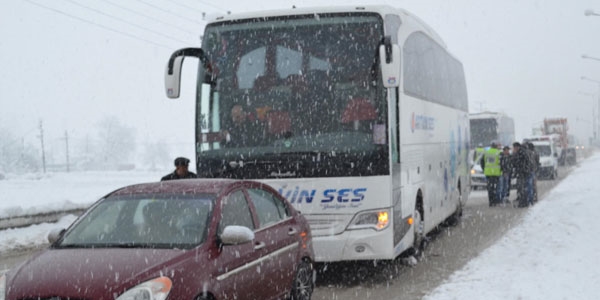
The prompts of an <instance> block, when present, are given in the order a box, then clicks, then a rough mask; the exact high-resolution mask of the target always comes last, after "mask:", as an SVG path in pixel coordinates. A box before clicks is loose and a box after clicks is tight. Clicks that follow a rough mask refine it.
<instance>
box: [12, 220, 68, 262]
mask: <svg viewBox="0 0 600 300" xmlns="http://www.w3.org/2000/svg"><path fill="white" fill-rule="evenodd" d="M76 218H77V217H76V216H74V215H68V216H64V217H62V218H61V219H60V220H59V221H58V222H56V223H42V224H38V225H31V226H29V227H24V228H15V229H6V230H3V231H0V232H2V234H0V253H6V252H10V251H18V250H20V249H31V248H35V247H40V246H43V245H46V244H48V233H49V232H50V231H51V230H52V229H57V228H67V227H69V225H71V223H73V221H75V219H76Z"/></svg>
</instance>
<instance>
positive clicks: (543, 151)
mask: <svg viewBox="0 0 600 300" xmlns="http://www.w3.org/2000/svg"><path fill="white" fill-rule="evenodd" d="M525 140H527V141H529V142H531V143H532V144H533V146H534V147H535V151H536V152H537V153H538V154H539V156H540V167H539V169H538V171H537V175H538V178H549V179H552V180H554V179H555V178H557V177H558V165H559V158H560V154H559V148H560V147H559V146H560V137H559V136H558V135H555V134H550V135H541V136H533V137H529V138H526V139H525Z"/></svg>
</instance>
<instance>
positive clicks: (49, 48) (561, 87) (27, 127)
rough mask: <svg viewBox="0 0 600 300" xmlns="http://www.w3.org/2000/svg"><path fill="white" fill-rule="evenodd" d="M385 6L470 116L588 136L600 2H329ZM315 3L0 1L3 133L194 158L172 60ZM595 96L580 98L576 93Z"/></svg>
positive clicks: (188, 75) (189, 108)
mask: <svg viewBox="0 0 600 300" xmlns="http://www.w3.org/2000/svg"><path fill="white" fill-rule="evenodd" d="M327 2H328V3H331V4H336V3H337V4H348V3H350V4H361V3H365V4H378V3H380V4H388V5H393V6H397V7H402V8H405V9H407V10H409V11H411V12H413V13H414V14H416V15H417V16H419V17H420V18H421V19H423V20H424V21H425V22H426V23H428V24H430V25H431V26H432V27H433V28H434V29H435V30H436V31H437V32H438V33H439V34H440V36H441V37H442V38H443V39H444V40H445V42H446V44H447V45H448V47H449V49H450V51H451V52H452V53H454V54H455V55H456V56H457V57H458V58H459V59H460V60H461V61H462V62H463V64H464V67H465V72H466V76H467V86H468V91H469V101H470V111H471V112H478V111H480V110H481V109H483V110H491V111H502V112H505V113H507V114H508V115H510V116H512V117H513V118H514V119H515V123H516V133H517V138H519V139H520V138H522V137H524V136H526V135H530V133H531V128H532V127H533V126H536V125H539V124H541V122H542V120H543V119H544V117H557V116H565V117H568V118H569V122H570V124H571V129H572V130H573V131H575V132H576V133H577V134H578V135H579V137H580V138H584V137H585V138H587V137H589V136H591V134H592V123H591V122H592V118H593V115H592V109H593V108H596V110H597V103H598V92H599V91H600V86H599V85H598V84H596V83H593V82H589V81H584V80H581V76H587V77H589V78H592V79H596V80H598V81H600V61H596V60H591V59H582V58H581V55H582V54H588V55H590V56H595V57H598V58H600V34H599V33H600V17H597V16H589V17H586V16H584V11H585V10H586V9H594V10H595V11H597V12H600V2H597V1H591V0H590V1H587V0H574V1H560V0H543V1H542V0H539V1H535V0H505V1H492V0H489V1H488V0H471V1H467V0H453V1H448V0H418V1H340V0H332V1H327ZM322 3H323V1H302V2H294V1H283V0H282V1H280V0H277V1H275V0H264V1H234V0H221V1H216V2H209V1H198V0H172V1H169V0H126V1H124V0H54V1H42V0H10V1H0V37H1V39H0V82H1V84H2V85H1V88H0V128H10V129H11V130H13V133H14V134H15V136H17V137H24V138H25V139H26V140H27V141H31V142H36V140H37V134H38V132H37V126H38V122H39V121H40V120H43V122H44V129H45V131H46V134H47V136H48V137H49V139H50V140H52V139H54V140H58V139H59V138H60V137H62V136H63V135H64V132H65V131H68V132H69V134H70V135H71V136H73V137H76V138H77V137H83V136H85V135H86V133H87V132H88V131H89V130H90V129H91V128H93V126H94V125H95V124H96V122H97V121H98V120H100V119H101V118H103V117H104V116H106V115H114V116H117V117H118V118H120V119H121V120H122V121H123V122H124V123H126V124H127V126H130V127H134V128H136V131H137V136H138V143H143V142H144V141H145V140H149V141H154V140H157V139H161V138H164V139H166V141H167V142H168V143H170V144H172V145H178V147H181V149H182V150H181V153H182V154H185V155H189V156H192V155H193V141H194V136H193V135H194V125H193V122H194V111H193V109H194V104H193V101H194V99H193V94H194V90H195V87H194V80H195V70H193V68H194V67H195V66H194V67H192V64H188V65H186V66H187V69H185V67H184V77H185V81H184V82H183V86H182V88H183V90H184V91H183V92H182V98H181V99H179V100H168V99H167V98H166V97H165V93H164V90H163V87H164V84H163V73H164V67H165V64H166V62H167V59H168V57H169V55H170V54H171V53H172V52H173V51H174V50H176V49H179V48H182V47H187V46H197V45H198V44H199V38H198V36H199V35H201V32H202V30H203V27H204V24H205V22H203V21H202V20H201V19H202V12H206V13H207V14H209V15H213V14H222V13H224V12H225V11H226V10H230V11H232V12H233V13H235V12H244V11H250V10H262V9H272V8H289V7H291V6H292V5H296V6H301V7H307V6H319V5H322ZM582 92H583V93H595V96H586V95H582V94H581V93H582Z"/></svg>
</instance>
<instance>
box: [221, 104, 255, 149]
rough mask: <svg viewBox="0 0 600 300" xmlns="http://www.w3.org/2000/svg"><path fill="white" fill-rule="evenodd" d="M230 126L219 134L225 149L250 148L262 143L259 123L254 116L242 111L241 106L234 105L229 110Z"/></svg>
mask: <svg viewBox="0 0 600 300" xmlns="http://www.w3.org/2000/svg"><path fill="white" fill-rule="evenodd" d="M231 121H232V124H231V126H230V127H229V129H227V130H223V131H222V132H221V134H222V135H223V139H224V142H225V146H226V147H236V148H237V147H250V146H256V145H259V144H260V143H261V142H262V137H263V134H264V132H263V131H262V130H261V128H260V121H259V120H258V118H256V117H255V116H254V114H251V113H248V112H246V111H245V110H244V108H243V107H242V105H239V104H236V105H234V106H233V107H232V108H231Z"/></svg>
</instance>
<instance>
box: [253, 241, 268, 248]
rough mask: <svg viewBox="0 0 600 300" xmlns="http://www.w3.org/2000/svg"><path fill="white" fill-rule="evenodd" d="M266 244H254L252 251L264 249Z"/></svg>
mask: <svg viewBox="0 0 600 300" xmlns="http://www.w3.org/2000/svg"><path fill="white" fill-rule="evenodd" d="M266 245H267V244H265V243H264V242H260V243H256V244H254V250H260V249H262V248H264V247H265V246H266Z"/></svg>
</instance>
